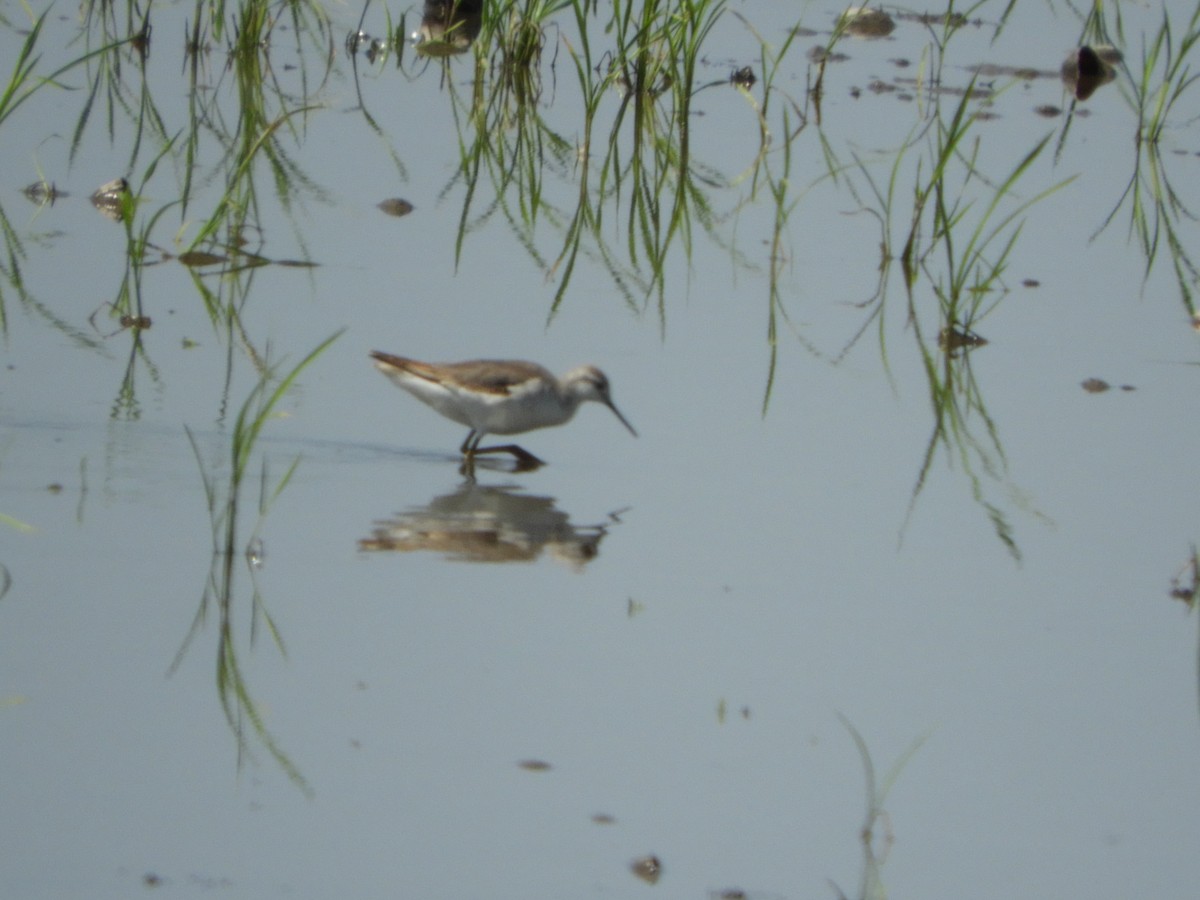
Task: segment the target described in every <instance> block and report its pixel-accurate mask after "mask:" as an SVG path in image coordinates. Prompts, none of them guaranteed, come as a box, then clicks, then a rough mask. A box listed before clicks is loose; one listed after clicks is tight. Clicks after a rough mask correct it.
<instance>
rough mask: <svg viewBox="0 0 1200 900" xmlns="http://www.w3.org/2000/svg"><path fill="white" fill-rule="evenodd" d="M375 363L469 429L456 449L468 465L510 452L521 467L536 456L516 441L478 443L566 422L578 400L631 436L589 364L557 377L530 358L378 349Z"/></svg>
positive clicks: (530, 463) (601, 377) (529, 465)
mask: <svg viewBox="0 0 1200 900" xmlns="http://www.w3.org/2000/svg"><path fill="white" fill-rule="evenodd" d="M371 357H372V358H373V359H374V360H375V368H377V369H379V371H380V372H382V373H383V374H384V375H386V376H387V377H388V378H390V379H391V380H392V381H393V382H395V383H396V384H397V385H399V386H400V387H402V388H404V390H406V391H408V392H409V393H410V394H412V395H413V396H414V397H416V398H417V399H418V400H420V401H422V402H423V403H425V404H426V405H428V406H432V407H433V408H434V409H436V410H437V411H438V412H440V413H441V414H442V415H443V416H445V417H446V418H447V419H452V420H454V421H455V422H458V423H460V424H462V425H466V426H467V427H468V428H470V429H471V431H470V433H468V434H467V438H466V440H465V441H463V444H462V447H460V448H459V452H460V453H462V454H463V456H465V457H466V464H467V466H468V467H470V466H471V465H472V463H473V461H474V457H475V456H476V455H478V454H481V453H511V454H512V455H513V456H515V457H516V458H517V462H518V466H519V467H521V468H533V467H536V466H538V465H541V462H542V461H541V460H540V459H538V458H537V457H536V456H534V455H533V454H532V453H529V452H527V451H525V450H523V449H522V448H520V447H518V446H517V445H516V444H505V445H504V446H498V447H480V446H479V442H480V441H481V440H483V437H484V435H488V434H521V433H522V432H526V431H533V430H534V429H535V428H546V427H548V426H550V425H562V424H564V423H566V422H569V421H570V420H571V418H572V417H573V416H574V415H575V411H576V410H577V409H579V404H581V403H583V402H585V401H587V400H594V401H595V402H597V403H603V404H604V405H605V406H607V407H608V408H609V409H611V410H612V411H613V413H614V414H615V415H616V417H617V418H618V419H620V420H621V424H622V425H624V426H625V427H626V428H628V429H629V431H630V433H631V434H633V436H634V437H637V432H636V431H634V429H633V426H632V425H630V424H629V422H627V421H626V419H625V417H624V416H623V415H621V413H620V411H619V410H618V409H617V407H616V405H615V404H614V403H613V400H612V396H611V394H610V392H609V387H608V379H607V378H606V377H605V375H604V373H603V372H601V371H600V370H599V369H597V368H596V367H595V366H581V367H580V368H578V369H572V370H571V371H570V372H568V373H567V374H566V375H564V376H563V377H562V378H555V377H554V375H553V374H552V373H551V372H549V371H547V370H546V369H544V368H542V367H541V366H539V365H537V364H536V363H531V362H522V361H520V360H509V359H479V360H472V361H470V362H460V363H424V362H418V361H417V360H415V359H406V358H405V357H403V356H392V355H391V354H390V353H381V352H380V351H378V350H374V351H372V352H371Z"/></svg>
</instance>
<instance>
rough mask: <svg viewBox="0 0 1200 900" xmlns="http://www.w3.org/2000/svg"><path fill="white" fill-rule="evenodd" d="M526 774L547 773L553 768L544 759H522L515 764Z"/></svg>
mask: <svg viewBox="0 0 1200 900" xmlns="http://www.w3.org/2000/svg"><path fill="white" fill-rule="evenodd" d="M517 765H518V766H520V767H521V768H522V769H524V770H525V771H526V772H549V771H550V770H551V769H553V768H554V766H552V765H550V763H548V762H546V761H545V760H544V759H523V760H521V761H520V762H518V763H517Z"/></svg>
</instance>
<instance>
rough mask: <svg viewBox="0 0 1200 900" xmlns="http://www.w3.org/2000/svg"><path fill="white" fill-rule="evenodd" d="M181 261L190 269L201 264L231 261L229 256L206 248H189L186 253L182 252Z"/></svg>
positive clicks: (208, 264)
mask: <svg viewBox="0 0 1200 900" xmlns="http://www.w3.org/2000/svg"><path fill="white" fill-rule="evenodd" d="M178 259H179V261H180V262H181V263H183V264H184V265H185V266H187V267H188V268H190V269H198V268H200V267H201V266H215V265H217V264H218V263H226V262H229V258H228V257H225V256H218V255H217V254H216V253H208V252H207V251H205V250H188V251H187V252H186V253H180V254H179V257H178Z"/></svg>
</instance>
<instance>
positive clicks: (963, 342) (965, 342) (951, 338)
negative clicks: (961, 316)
mask: <svg viewBox="0 0 1200 900" xmlns="http://www.w3.org/2000/svg"><path fill="white" fill-rule="evenodd" d="M985 344H987V338H984V337H980V336H979V335H977V334H976V333H975V332H973V331H971V329H969V328H957V327H955V326H953V325H948V326H946V327H945V328H943V329H942V330H941V331H940V332H938V346H939V347H940V348H941V349H942V350H945V351H946V352H948V353H951V354H953V353H954V352H955V351H956V350H970V349H971V348H972V347H982V346H984V345H985Z"/></svg>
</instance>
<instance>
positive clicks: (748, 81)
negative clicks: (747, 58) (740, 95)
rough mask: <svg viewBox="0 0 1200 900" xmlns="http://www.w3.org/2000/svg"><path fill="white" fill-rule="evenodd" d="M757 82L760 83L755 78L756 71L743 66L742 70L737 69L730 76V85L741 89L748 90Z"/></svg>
mask: <svg viewBox="0 0 1200 900" xmlns="http://www.w3.org/2000/svg"><path fill="white" fill-rule="evenodd" d="M756 81H758V79H757V78H755V77H754V69H752V68H751V67H750V66H742V67H741V68H740V69H737V70H736V71H734V72H732V73H730V75H729V83H730V84H733V85H736V86H737V87H740V88H746V89H747V90H749V89H750V88H752V87H754V83H755V82H756Z"/></svg>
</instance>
